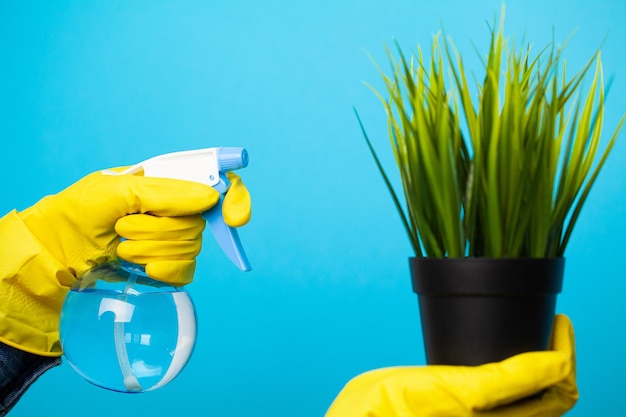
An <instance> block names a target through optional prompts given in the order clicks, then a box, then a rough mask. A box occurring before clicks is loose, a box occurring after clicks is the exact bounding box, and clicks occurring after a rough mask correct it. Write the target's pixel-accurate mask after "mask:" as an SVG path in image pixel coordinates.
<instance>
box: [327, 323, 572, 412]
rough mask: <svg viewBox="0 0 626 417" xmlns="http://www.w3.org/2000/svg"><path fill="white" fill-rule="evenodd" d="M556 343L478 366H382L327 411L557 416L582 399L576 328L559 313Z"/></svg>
mask: <svg viewBox="0 0 626 417" xmlns="http://www.w3.org/2000/svg"><path fill="white" fill-rule="evenodd" d="M552 349H553V350H551V351H546V352H530V353H523V354H520V355H516V356H513V357H512V358H509V359H507V360H504V361H502V362H499V363H492V364H486V365H481V366H476V367H463V366H442V365H437V366H423V367H392V368H383V369H377V370H373V371H370V372H366V373H364V374H361V375H359V376H357V377H355V378H354V379H352V380H351V381H350V382H349V383H348V384H347V385H346V386H345V387H344V388H343V390H342V391H341V392H340V393H339V395H338V396H337V398H336V399H335V401H334V402H333V404H332V405H331V407H330V408H329V410H328V412H327V414H326V417H558V416H562V415H563V414H565V413H566V412H567V411H568V410H569V409H571V408H572V407H573V406H574V404H575V403H576V401H577V399H578V389H577V387H576V373H575V351H574V332H573V329H572V325H571V322H570V320H569V319H568V318H567V317H566V316H564V315H558V316H557V317H556V318H555V322H554V329H553V336H552Z"/></svg>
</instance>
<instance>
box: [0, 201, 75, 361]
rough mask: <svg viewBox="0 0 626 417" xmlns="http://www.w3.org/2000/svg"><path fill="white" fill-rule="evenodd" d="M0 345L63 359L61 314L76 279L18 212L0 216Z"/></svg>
mask: <svg viewBox="0 0 626 417" xmlns="http://www.w3.org/2000/svg"><path fill="white" fill-rule="evenodd" d="M0 236H2V239H0V253H2V262H0V341H1V342H3V343H5V344H7V345H10V346H13V347H16V348H18V349H21V350H25V351H27V352H31V353H35V354H38V355H43V356H60V355H61V353H62V352H61V346H60V342H59V331H58V329H59V314H60V310H61V306H62V304H63V301H64V299H65V295H66V294H67V291H68V289H69V286H71V285H72V284H73V282H74V281H75V278H74V276H73V275H72V274H70V272H69V271H68V270H67V269H66V268H65V267H64V266H63V264H62V263H61V262H59V260H58V259H57V258H56V257H54V256H53V255H52V254H51V253H50V252H49V251H48V250H47V249H46V248H45V247H44V246H43V245H42V244H41V242H39V240H38V239H37V238H36V237H35V236H34V235H33V234H32V232H31V231H30V230H29V228H28V227H27V226H26V225H25V224H24V222H23V221H22V219H21V218H20V216H19V215H18V213H17V212H16V211H15V210H14V211H11V212H10V213H8V214H7V215H5V216H4V217H2V218H0Z"/></svg>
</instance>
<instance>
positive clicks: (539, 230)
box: [355, 14, 624, 258]
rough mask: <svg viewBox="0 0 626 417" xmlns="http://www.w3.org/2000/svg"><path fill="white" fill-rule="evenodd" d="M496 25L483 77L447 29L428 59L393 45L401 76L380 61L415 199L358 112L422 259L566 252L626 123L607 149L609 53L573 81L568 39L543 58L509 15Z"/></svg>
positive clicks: (396, 141) (402, 166) (393, 138)
mask: <svg viewBox="0 0 626 417" xmlns="http://www.w3.org/2000/svg"><path fill="white" fill-rule="evenodd" d="M496 26H497V29H496ZM490 32H491V38H490V45H489V50H488V53H487V54H486V58H485V60H484V61H483V67H484V76H483V77H482V82H480V81H478V80H477V79H476V78H473V77H469V76H468V74H467V71H466V69H465V66H464V62H463V57H462V55H461V54H460V53H459V51H458V50H457V49H456V47H455V46H454V44H453V43H452V41H451V40H450V39H447V38H444V37H443V36H442V35H437V36H435V37H434V38H433V41H432V45H431V47H430V58H429V59H425V58H424V54H423V51H422V49H421V47H419V46H418V49H417V52H416V53H414V54H411V55H410V56H407V55H405V54H404V52H403V51H402V48H400V46H399V45H397V44H396V50H397V57H394V54H393V53H392V52H391V51H390V50H389V49H387V55H388V59H389V62H390V64H391V68H392V70H391V75H386V74H385V73H384V72H383V71H381V70H380V68H379V71H380V74H381V76H382V79H383V81H384V86H385V93H386V94H382V93H380V92H378V91H376V90H375V89H373V88H372V89H373V91H374V92H375V93H376V94H377V96H378V97H379V98H380V100H381V102H382V103H383V105H384V108H385V111H386V114H387V120H388V131H389V138H390V142H391V147H392V149H393V153H394V156H395V161H396V164H397V167H398V170H399V174H400V178H401V181H402V187H403V194H404V197H405V203H406V204H403V203H402V202H401V200H400V197H399V196H398V193H396V192H395V191H394V187H393V186H392V183H391V181H390V179H389V176H388V175H387V173H386V172H385V169H384V168H383V166H382V164H381V161H380V159H379V158H378V156H377V154H376V152H375V150H374V147H373V145H372V142H371V140H370V139H369V137H368V135H367V133H366V131H365V128H364V127H363V123H362V121H361V119H360V118H359V115H358V113H357V114H356V115H357V119H358V122H359V124H360V126H361V130H362V133H363V135H364V138H365V140H366V143H367V145H368V147H369V149H370V151H371V153H372V156H373V157H374V160H375V162H376V165H377V167H378V169H379V171H380V173H381V174H382V177H383V179H384V181H385V184H386V186H387V188H388V189H389V192H390V193H391V196H392V199H393V201H394V204H395V206H396V208H397V210H398V212H399V214H400V217H401V219H402V223H403V225H404V227H405V229H406V231H407V233H408V235H409V238H410V241H411V245H412V247H413V249H414V251H415V255H416V256H418V257H438V258H441V257H450V258H457V257H465V256H469V257H477V256H482V257H492V258H503V257H507V258H520V257H531V258H543V257H562V256H564V252H565V249H566V246H567V244H568V242H569V240H570V237H571V235H572V231H573V229H574V225H575V224H576V221H577V219H578V218H579V215H580V212H581V209H582V207H583V204H584V203H585V201H586V200H587V197H588V196H589V193H590V190H591V188H592V185H593V184H594V182H595V180H596V178H597V177H598V174H599V172H600V170H601V169H602V167H603V166H604V163H605V161H606V159H607V157H608V155H609V153H610V152H611V150H612V148H613V145H614V144H615V141H616V139H617V137H618V134H619V132H620V130H621V127H622V125H623V123H624V117H622V119H621V121H620V122H619V123H618V126H617V127H616V129H615V130H614V132H613V133H612V135H611V137H610V138H609V139H608V141H607V142H606V144H604V146H601V145H602V140H601V136H602V135H601V134H602V127H603V119H604V103H605V85H604V76H603V71H602V62H601V56H600V51H599V50H598V51H597V53H595V54H594V55H593V57H591V58H590V59H589V61H588V62H587V63H586V64H585V65H584V66H583V67H582V68H581V69H580V70H579V71H577V72H575V74H574V75H573V76H568V73H567V71H566V69H567V68H566V63H565V60H564V59H563V58H562V55H563V51H564V48H565V47H564V46H563V47H559V48H557V47H556V46H555V45H554V44H550V45H548V46H547V47H546V48H544V49H543V50H542V51H540V52H538V53H537V54H536V55H533V54H532V51H531V48H530V46H527V47H523V48H516V46H515V45H514V44H512V43H511V42H510V41H509V40H508V39H505V38H504V33H503V32H504V31H503V14H502V17H501V19H500V22H499V23H498V22H496V24H494V25H493V27H492V28H491V30H490ZM470 78H471V79H474V80H476V81H473V83H474V84H470V83H471V82H472V81H470ZM585 83H589V86H588V88H586V89H584V90H583V85H584V84H585ZM472 87H473V88H472ZM355 112H356V110H355Z"/></svg>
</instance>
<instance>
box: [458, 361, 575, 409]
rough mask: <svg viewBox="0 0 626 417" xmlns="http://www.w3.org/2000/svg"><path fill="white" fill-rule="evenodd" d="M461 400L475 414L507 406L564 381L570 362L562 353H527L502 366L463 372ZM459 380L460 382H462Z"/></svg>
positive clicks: (500, 363) (501, 364) (489, 365)
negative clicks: (464, 386) (463, 388)
mask: <svg viewBox="0 0 626 417" xmlns="http://www.w3.org/2000/svg"><path fill="white" fill-rule="evenodd" d="M466 371H467V376H466V377H465V378H463V379H464V380H465V381H471V384H469V386H467V387H466V389H465V390H462V392H463V394H462V397H463V400H464V402H466V404H468V406H471V407H470V408H472V409H474V410H485V409H487V410H488V409H492V408H495V407H498V406H500V405H504V404H509V403H512V402H514V401H517V400H519V399H522V398H525V397H528V396H530V395H533V394H536V393H538V392H540V391H542V390H543V389H546V388H548V387H550V386H552V385H554V384H556V383H558V382H561V381H563V380H564V379H565V378H566V377H567V375H568V374H569V371H570V360H569V358H568V356H567V355H564V354H563V353H561V352H554V351H546V352H528V353H522V354H520V355H515V356H513V357H511V358H509V359H506V360H504V361H502V362H498V363H492V364H487V365H481V366H478V367H475V368H474V369H472V368H466ZM463 379H461V380H463Z"/></svg>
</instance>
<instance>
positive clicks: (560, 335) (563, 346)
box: [546, 314, 578, 409]
mask: <svg viewBox="0 0 626 417" xmlns="http://www.w3.org/2000/svg"><path fill="white" fill-rule="evenodd" d="M552 349H554V350H557V351H559V352H563V353H564V354H566V355H568V357H569V358H570V371H569V373H568V375H567V377H566V378H565V379H564V380H563V381H561V382H559V383H558V384H556V385H555V386H554V387H552V388H551V389H550V390H549V391H548V392H547V393H546V396H554V397H556V398H555V400H559V401H560V402H561V403H563V404H564V405H569V408H571V407H573V406H574V404H576V401H577V400H578V386H577V385H576V341H575V335H574V326H572V322H571V321H570V319H569V317H567V316H566V315H564V314H558V315H557V316H556V317H555V318H554V326H553V333H552ZM569 408H568V409H569Z"/></svg>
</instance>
